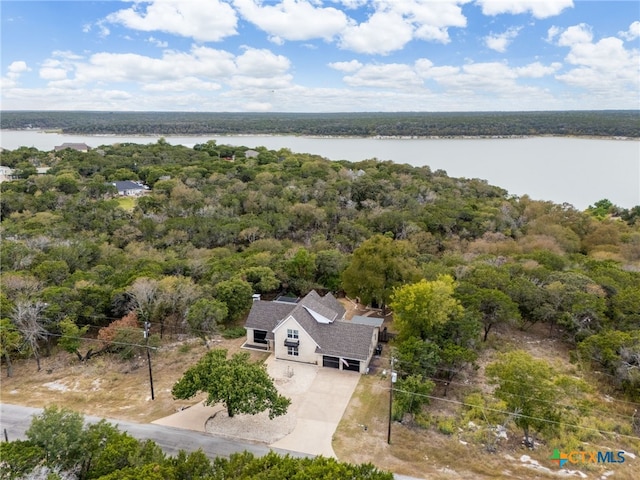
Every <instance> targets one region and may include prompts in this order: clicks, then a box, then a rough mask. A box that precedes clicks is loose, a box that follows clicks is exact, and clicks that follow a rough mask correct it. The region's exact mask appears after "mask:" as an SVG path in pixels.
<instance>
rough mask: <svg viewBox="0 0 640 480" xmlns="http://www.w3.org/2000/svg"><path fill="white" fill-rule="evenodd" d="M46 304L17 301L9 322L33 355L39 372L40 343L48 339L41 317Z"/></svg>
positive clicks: (42, 317) (43, 320)
mask: <svg viewBox="0 0 640 480" xmlns="http://www.w3.org/2000/svg"><path fill="white" fill-rule="evenodd" d="M45 308H47V304H46V303H44V302H39V301H38V302H33V301H29V300H18V301H17V302H16V304H15V308H14V309H13V312H12V315H11V320H12V321H13V323H14V324H15V326H16V328H17V329H18V331H19V332H20V333H21V334H22V336H23V338H24V340H25V343H26V344H27V345H28V346H29V349H30V350H31V352H32V353H33V356H34V357H35V359H36V363H37V364H38V371H40V342H41V341H43V340H46V339H47V337H48V332H47V329H46V328H45V327H44V322H45V320H46V319H45V318H44V316H43V315H42V313H43V312H44V309H45Z"/></svg>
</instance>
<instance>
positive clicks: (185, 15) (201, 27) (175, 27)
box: [105, 0, 237, 42]
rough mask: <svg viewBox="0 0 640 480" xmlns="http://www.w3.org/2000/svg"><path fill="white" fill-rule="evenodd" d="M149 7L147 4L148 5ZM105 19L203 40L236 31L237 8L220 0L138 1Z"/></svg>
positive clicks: (220, 36) (130, 26)
mask: <svg viewBox="0 0 640 480" xmlns="http://www.w3.org/2000/svg"><path fill="white" fill-rule="evenodd" d="M145 7H146V8H145ZM105 21H107V22H110V23H114V24H120V25H124V26H125V27H127V28H131V29H133V30H140V31H144V32H153V31H161V32H168V33H171V34H175V35H180V36H183V37H188V38H193V39H195V40H197V41H202V42H208V41H209V42H215V41H219V40H222V39H223V38H225V37H228V36H231V35H235V34H236V33H237V32H236V25H237V16H236V12H235V10H234V9H233V8H232V7H231V6H230V5H229V4H228V3H226V2H224V1H221V0H207V1H206V2H204V1H197V2H196V1H182V0H155V1H152V2H138V1H135V2H134V5H133V6H131V7H130V8H127V9H124V10H118V11H117V12H114V13H111V14H109V15H108V16H107V17H106V19H105Z"/></svg>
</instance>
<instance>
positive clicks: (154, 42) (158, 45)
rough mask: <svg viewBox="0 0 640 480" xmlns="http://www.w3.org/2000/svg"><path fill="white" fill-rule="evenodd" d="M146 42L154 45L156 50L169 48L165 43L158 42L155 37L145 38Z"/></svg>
mask: <svg viewBox="0 0 640 480" xmlns="http://www.w3.org/2000/svg"><path fill="white" fill-rule="evenodd" d="M147 42H149V43H151V44H152V45H155V46H156V47H158V48H167V47H168V46H169V44H168V43H167V42H165V41H162V40H158V39H157V38H155V37H149V38H147Z"/></svg>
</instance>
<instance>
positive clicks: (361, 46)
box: [340, 11, 413, 55]
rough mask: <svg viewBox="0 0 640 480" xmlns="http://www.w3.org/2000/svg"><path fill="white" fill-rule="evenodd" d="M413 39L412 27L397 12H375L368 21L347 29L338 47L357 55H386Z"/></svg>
mask: <svg viewBox="0 0 640 480" xmlns="http://www.w3.org/2000/svg"><path fill="white" fill-rule="evenodd" d="M412 38H413V27H412V26H411V24H410V23H408V22H407V21H405V20H404V18H403V17H402V15H400V14H399V13H397V12H381V11H378V12H375V13H374V14H373V15H371V17H369V19H368V21H366V22H364V23H361V24H360V25H353V26H350V27H347V29H346V30H345V31H344V32H343V33H342V38H341V39H340V47H341V48H343V49H346V50H351V51H354V52H358V53H367V54H380V55H387V54H389V53H391V52H393V51H395V50H400V49H401V48H402V47H404V46H405V45H406V44H407V43H408V42H409V41H411V39H412Z"/></svg>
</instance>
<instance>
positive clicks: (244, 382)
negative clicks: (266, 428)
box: [171, 350, 291, 419]
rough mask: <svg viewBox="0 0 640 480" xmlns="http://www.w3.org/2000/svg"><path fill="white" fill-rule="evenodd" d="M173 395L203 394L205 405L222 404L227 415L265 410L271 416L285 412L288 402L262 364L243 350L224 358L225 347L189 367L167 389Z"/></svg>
mask: <svg viewBox="0 0 640 480" xmlns="http://www.w3.org/2000/svg"><path fill="white" fill-rule="evenodd" d="M171 392H172V394H173V396H174V397H175V398H179V399H188V398H191V397H193V396H194V395H196V394H197V393H199V392H205V393H207V395H208V396H207V400H206V401H205V404H206V405H212V404H215V403H218V402H220V403H222V404H223V405H224V406H225V407H226V409H227V413H228V415H229V417H233V416H234V415H235V414H236V413H246V414H250V415H255V414H256V413H260V412H263V411H265V410H268V411H269V418H271V419H273V418H275V417H278V416H280V415H284V414H285V413H287V407H288V406H289V404H290V403H291V401H290V400H289V399H288V398H286V397H283V396H282V395H280V394H278V391H277V390H276V388H275V386H274V384H273V380H272V379H271V378H270V377H269V375H268V373H267V370H266V367H265V366H264V365H263V364H261V363H253V362H251V361H250V360H249V354H248V353H247V352H240V353H236V354H234V355H233V356H232V357H231V358H230V359H227V351H226V350H211V351H210V352H208V353H207V354H206V355H205V356H204V357H203V358H202V359H201V360H200V361H199V362H198V363H197V364H196V365H194V366H193V367H191V368H189V369H188V370H187V371H186V372H185V373H184V375H183V376H182V378H181V379H180V380H179V381H178V382H177V383H176V384H175V385H174V386H173V389H172V390H171Z"/></svg>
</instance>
